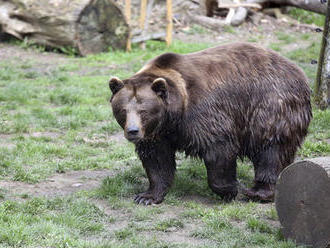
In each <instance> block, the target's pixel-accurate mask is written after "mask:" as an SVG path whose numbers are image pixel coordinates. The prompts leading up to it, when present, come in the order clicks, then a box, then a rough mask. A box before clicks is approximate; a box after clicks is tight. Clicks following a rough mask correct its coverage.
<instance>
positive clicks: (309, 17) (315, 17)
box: [288, 7, 325, 26]
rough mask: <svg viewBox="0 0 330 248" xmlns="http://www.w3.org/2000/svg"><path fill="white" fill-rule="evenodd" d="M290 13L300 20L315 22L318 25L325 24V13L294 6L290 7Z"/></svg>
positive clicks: (309, 22)
mask: <svg viewBox="0 0 330 248" xmlns="http://www.w3.org/2000/svg"><path fill="white" fill-rule="evenodd" d="M288 14H289V15H290V16H291V17H293V18H294V19H296V20H298V21H299V22H303V23H307V24H315V25H317V26H323V25H324V21H325V17H324V15H321V14H317V13H314V12H311V11H307V10H303V9H298V8H293V7H292V8H290V10H289V13H288Z"/></svg>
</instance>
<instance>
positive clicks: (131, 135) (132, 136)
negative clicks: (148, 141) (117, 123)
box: [126, 126, 140, 142]
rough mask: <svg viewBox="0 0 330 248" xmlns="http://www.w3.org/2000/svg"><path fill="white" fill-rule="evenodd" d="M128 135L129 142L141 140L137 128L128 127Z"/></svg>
mask: <svg viewBox="0 0 330 248" xmlns="http://www.w3.org/2000/svg"><path fill="white" fill-rule="evenodd" d="M126 133H127V135H126V138H127V139H128V140H129V141H132V142H134V141H135V140H137V139H139V138H140V129H139V128H138V127H137V126H130V127H127V129H126Z"/></svg>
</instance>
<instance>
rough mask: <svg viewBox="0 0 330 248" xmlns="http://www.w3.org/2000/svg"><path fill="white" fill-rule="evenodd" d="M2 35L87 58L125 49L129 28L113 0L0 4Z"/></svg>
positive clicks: (1, 1) (10, 0)
mask: <svg viewBox="0 0 330 248" xmlns="http://www.w3.org/2000/svg"><path fill="white" fill-rule="evenodd" d="M0 32H3V33H7V34H10V35H12V36H15V37H16V38H18V39H21V40H27V41H28V42H32V43H38V44H42V45H46V46H49V47H55V48H62V47H73V48H75V49H77V51H78V52H79V53H80V54H81V55H87V54H90V53H98V52H103V51H107V49H109V47H112V48H115V49H116V48H125V46H126V41H127V38H128V34H129V26H128V24H127V21H126V19H125V16H124V14H123V13H122V10H121V9H120V8H119V7H118V5H117V4H116V3H115V2H113V1H112V0H49V1H36V0H0Z"/></svg>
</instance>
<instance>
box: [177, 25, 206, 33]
mask: <svg viewBox="0 0 330 248" xmlns="http://www.w3.org/2000/svg"><path fill="white" fill-rule="evenodd" d="M182 31H183V32H184V33H185V34H188V35H189V34H209V33H210V32H211V31H210V30H208V29H206V28H204V27H202V26H200V25H197V24H193V25H191V26H190V27H189V28H188V29H184V30H182Z"/></svg>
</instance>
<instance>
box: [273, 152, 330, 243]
mask: <svg viewBox="0 0 330 248" xmlns="http://www.w3.org/2000/svg"><path fill="white" fill-rule="evenodd" d="M275 202H276V209H277V213H278V216H279V220H280V222H281V224H282V226H283V235H284V236H285V237H286V238H288V239H292V240H295V241H296V242H297V244H302V245H307V246H311V247H317V248H327V247H328V246H330V157H322V158H315V159H308V160H305V161H300V162H296V163H293V164H292V165H290V166H289V167H287V168H286V169H285V170H283V172H282V173H281V174H280V176H279V179H278V182H277V185H276V193H275Z"/></svg>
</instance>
